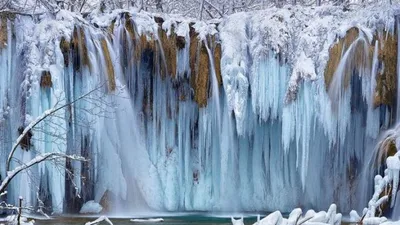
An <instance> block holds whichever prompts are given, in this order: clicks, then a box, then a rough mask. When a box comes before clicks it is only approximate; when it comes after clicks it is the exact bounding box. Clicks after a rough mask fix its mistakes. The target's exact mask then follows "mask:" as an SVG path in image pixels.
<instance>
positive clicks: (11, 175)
mask: <svg viewBox="0 0 400 225" xmlns="http://www.w3.org/2000/svg"><path fill="white" fill-rule="evenodd" d="M60 158H66V159H72V160H77V161H86V159H85V158H84V157H82V156H78V155H66V154H63V153H59V152H50V153H45V154H42V155H39V156H36V157H35V158H33V159H32V160H30V161H29V162H27V163H25V164H23V165H21V166H18V167H16V168H15V169H14V170H12V171H8V172H7V176H6V177H5V178H4V180H3V182H2V183H1V185H0V193H1V192H3V191H4V190H5V189H6V187H7V185H8V184H9V183H10V182H11V180H12V179H13V178H14V177H15V176H16V175H17V174H18V173H20V172H21V171H24V170H26V169H28V168H30V167H31V166H33V165H36V164H38V163H40V162H43V161H49V160H56V159H60Z"/></svg>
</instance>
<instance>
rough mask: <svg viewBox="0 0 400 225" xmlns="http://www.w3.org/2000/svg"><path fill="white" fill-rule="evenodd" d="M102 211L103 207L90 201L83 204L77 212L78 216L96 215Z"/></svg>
mask: <svg viewBox="0 0 400 225" xmlns="http://www.w3.org/2000/svg"><path fill="white" fill-rule="evenodd" d="M102 210H103V207H102V206H101V205H100V204H99V203H97V202H95V201H93V200H91V201H88V202H86V203H85V204H83V206H82V208H81V210H80V211H79V213H80V214H98V213H100V212H101V211H102Z"/></svg>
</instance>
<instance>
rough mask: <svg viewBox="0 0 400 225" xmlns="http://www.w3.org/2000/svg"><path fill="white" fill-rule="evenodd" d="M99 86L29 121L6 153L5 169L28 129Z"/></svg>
mask: <svg viewBox="0 0 400 225" xmlns="http://www.w3.org/2000/svg"><path fill="white" fill-rule="evenodd" d="M101 86H102V85H101ZM101 86H99V87H97V88H95V89H93V90H91V91H89V92H88V93H86V94H84V95H82V96H80V97H78V98H76V99H75V100H73V101H71V102H68V103H66V104H64V105H61V106H59V107H56V106H55V107H53V108H51V109H48V110H46V111H44V112H43V114H42V115H40V116H38V117H37V118H36V119H35V120H33V121H32V122H31V123H29V124H28V126H26V127H25V129H24V130H23V131H22V133H21V135H19V137H18V138H17V140H16V141H15V143H14V145H13V147H12V149H11V151H10V154H9V155H8V158H7V162H6V169H7V171H9V170H10V164H11V159H12V157H13V155H14V153H15V151H16V150H17V147H18V146H19V144H20V143H21V141H22V140H23V139H24V137H25V135H27V134H28V132H29V131H31V130H32V129H33V128H34V127H35V126H36V125H37V124H39V123H40V122H41V121H43V120H44V119H46V118H47V117H48V116H50V115H53V114H54V113H56V112H57V111H59V110H61V109H63V108H65V107H67V106H69V105H72V104H74V103H76V102H77V101H79V100H82V99H84V98H86V97H88V96H89V95H90V94H92V93H93V92H95V91H96V90H98V89H99V88H100V87H101Z"/></svg>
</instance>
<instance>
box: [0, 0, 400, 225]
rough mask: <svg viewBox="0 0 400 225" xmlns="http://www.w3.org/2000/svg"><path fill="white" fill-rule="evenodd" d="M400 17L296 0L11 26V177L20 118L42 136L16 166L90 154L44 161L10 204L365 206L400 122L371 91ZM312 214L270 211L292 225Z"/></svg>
mask: <svg viewBox="0 0 400 225" xmlns="http://www.w3.org/2000/svg"><path fill="white" fill-rule="evenodd" d="M397 10H399V7H398V6H396V5H395V6H389V5H381V6H379V7H377V6H375V5H370V6H365V7H356V8H354V9H352V10H350V11H343V10H342V8H341V7H335V6H323V7H317V8H300V7H290V8H289V7H286V8H282V9H269V10H264V11H258V12H254V13H251V14H250V13H239V14H234V15H232V16H229V17H227V18H224V19H222V20H221V21H218V23H211V22H210V23H208V22H196V21H193V20H187V19H185V18H178V17H170V16H167V15H162V16H160V15H158V16H155V15H152V14H148V13H144V12H140V13H138V12H137V11H125V10H119V11H114V12H109V13H104V14H101V15H97V14H91V15H88V16H87V17H85V18H83V17H81V16H78V15H74V14H72V13H69V12H66V11H60V12H58V13H57V14H55V15H48V14H44V15H40V16H37V17H35V18H31V17H28V16H24V15H15V18H9V19H6V20H5V21H4V20H2V23H3V26H1V27H2V28H1V29H3V31H4V33H6V34H7V38H5V39H3V41H4V40H5V43H4V46H3V47H2V48H1V50H0V71H1V73H2V74H3V75H2V76H0V174H1V177H2V178H4V177H5V176H6V174H7V172H6V170H7V169H6V167H5V165H6V160H7V157H8V155H9V153H10V150H11V149H13V144H14V141H15V140H16V139H17V137H18V136H19V134H18V129H19V128H20V127H22V131H23V133H25V134H26V133H27V132H29V131H32V133H33V136H32V138H31V139H28V140H25V141H26V143H27V146H30V149H22V146H21V145H20V146H19V147H17V148H16V151H15V153H14V155H13V160H12V161H11V165H10V167H11V168H15V167H17V166H18V165H19V162H20V161H22V162H29V160H31V159H34V158H35V157H36V156H37V155H41V154H45V153H49V152H54V151H56V152H60V153H62V154H77V155H82V156H83V157H85V158H88V159H90V161H89V162H84V163H80V162H74V161H71V160H61V161H59V162H58V163H50V162H48V163H44V164H40V165H38V166H34V167H32V168H30V169H29V170H28V171H26V172H25V173H21V174H19V175H18V176H16V178H14V180H13V182H11V184H10V186H9V188H8V190H7V191H8V194H7V200H9V201H10V202H12V201H14V199H16V196H19V195H22V196H24V199H27V204H30V205H37V204H38V199H41V201H46V202H47V204H51V206H52V210H53V212H55V213H61V212H64V211H68V210H71V211H73V210H75V211H77V210H79V209H76V208H74V207H75V206H76V205H79V207H80V206H81V205H82V203H83V202H87V201H89V200H94V201H95V202H98V203H99V204H101V205H102V206H103V207H104V206H105V205H107V204H111V205H112V206H113V207H111V208H112V209H114V210H115V211H117V212H124V211H128V212H129V211H132V210H136V211H140V210H148V209H154V210H165V211H192V210H203V211H210V210H213V211H218V210H224V211H229V210H231V211H256V210H263V211H275V210H280V211H282V212H289V211H290V210H291V209H293V208H295V207H298V206H299V205H300V204H301V206H302V208H314V209H316V210H320V209H323V208H324V209H325V208H327V207H328V206H329V205H330V204H331V203H332V202H335V203H337V204H338V208H340V210H341V211H350V209H353V208H357V209H360V207H359V206H358V203H359V202H366V201H368V199H369V196H364V195H363V193H361V192H360V191H359V189H360V188H359V187H358V186H357V184H358V183H360V180H361V179H366V180H367V181H366V182H367V184H366V185H367V186H368V185H372V182H373V177H370V180H368V179H367V178H366V177H363V176H361V172H360V171H361V170H362V168H364V167H365V165H364V164H365V163H364V162H366V161H368V160H369V158H368V157H369V156H370V154H369V153H370V152H372V151H373V150H374V149H373V146H375V144H376V141H377V138H378V136H379V134H381V131H383V130H385V129H387V128H388V127H390V126H392V125H393V124H394V123H395V122H396V119H395V117H396V116H395V115H394V114H395V111H394V110H393V107H392V106H398V105H395V103H394V104H393V105H388V104H386V102H385V101H386V99H384V98H383V97H385V96H383V97H382V96H380V97H381V98H380V99H378V98H377V97H376V91H375V90H376V89H377V88H379V87H381V86H382V84H381V83H378V82H377V80H379V79H380V78H381V77H382V76H383V75H382V72H384V71H382V70H384V67H383V65H382V59H381V57H379V54H380V52H381V51H382V49H384V46H385V45H384V41H385V40H386V39H385V38H386V37H394V36H398V35H399V32H398V31H399V29H397V30H396V29H395V26H396V25H397V26H398V23H397V24H396V23H395V14H396V12H397ZM4 22H6V26H5V25H4ZM4 29H5V30H4ZM395 30H396V31H397V32H398V33H397V34H396V33H395ZM351 31H354V33H356V35H353V36H354V39H350V38H349V33H351ZM349 40H350V41H349ZM382 40H383V42H382ZM381 42H382V43H381ZM335 45H340V46H342V48H341V50H342V51H340V52H339V53H337V54H336V55H334V56H333V57H337V62H336V64H337V65H336V64H335V66H336V67H337V68H336V67H335V68H334V70H333V71H330V72H331V75H332V76H331V77H329V76H327V75H324V74H325V70H326V68H329V67H330V66H331V64H329V63H330V61H329V60H330V59H331V58H330V57H332V56H331V54H330V51H331V50H332V48H333V46H335ZM343 46H344V47H343ZM372 46H373V47H372ZM399 52H400V51H399ZM332 54H333V53H332ZM385 68H386V67H385ZM349 71H350V72H349ZM328 79H331V80H330V82H328ZM92 90H96V91H95V92H93V93H91V94H90V96H88V97H86V98H84V99H82V100H79V101H76V102H74V104H72V105H71V106H70V107H65V108H62V109H60V110H59V111H57V112H56V113H55V114H54V115H52V116H50V118H48V119H44V121H42V122H40V123H38V124H37V125H36V126H35V127H30V126H29V124H31V122H32V121H35V120H37V119H38V118H40V116H41V115H42V114H43V112H48V111H46V110H52V109H54V108H56V107H58V106H60V105H64V104H67V103H68V102H71V101H74V100H75V99H77V98H79V96H82V95H84V94H86V93H88V92H91V91H92ZM397 91H398V90H397ZM376 99H378V100H380V101H381V102H378V103H377V102H376V101H378V100H376ZM397 122H398V121H397ZM24 136H26V135H24ZM17 159H18V160H17ZM389 159H390V160H389V164H388V166H390V168H392V169H389V170H388V176H390V177H391V179H393V181H394V182H398V178H395V177H396V176H394V175H393V174H394V173H396V171H398V170H396V169H395V168H397V167H396V165H397V164H396V163H397V162H394V161H395V160H396V159H393V158H389ZM392 162H393V163H392ZM60 165H61V166H60ZM65 166H66V167H67V169H68V170H69V171H70V172H66V171H65V170H64V169H65ZM392 166H393V167H392ZM390 174H391V175H390ZM378 179H379V178H377V180H378ZM382 179H384V178H382ZM381 182H382V181H381ZM371 192H372V191H370V192H367V193H366V194H372V193H371ZM394 194H395V193H394ZM384 200H385V199H381V201H384ZM375 201H379V199H376V200H375ZM375 203H376V202H375ZM375 203H371V206H370V208H371V210H372V209H373V205H374V204H375ZM104 208H106V207H104ZM300 214H301V211H298V210H297V211H294V212H292V214H291V216H289V218H288V219H283V218H282V216H281V215H279V214H278V213H276V214H273V218H272V217H271V218H270V219H271V220H272V219H274V220H276V221H278V220H279V221H281V223H285V224H286V223H287V224H293V223H294V221H296V220H298V219H299V218H298V217H299V215H300ZM314 214H315V215H314ZM311 215H312V218H313V219H310V220H311V221H306V222H305V223H310V225H311V224H322V223H328V224H332V225H334V224H335V223H336V222H337V221H338V218H339V215H338V214H336V206H335V207H334V206H332V207H331V208H330V210H328V212H318V213H315V212H312V211H310V212H307V213H306V215H305V216H311ZM303 219H304V218H303ZM260 223H263V220H261V221H260Z"/></svg>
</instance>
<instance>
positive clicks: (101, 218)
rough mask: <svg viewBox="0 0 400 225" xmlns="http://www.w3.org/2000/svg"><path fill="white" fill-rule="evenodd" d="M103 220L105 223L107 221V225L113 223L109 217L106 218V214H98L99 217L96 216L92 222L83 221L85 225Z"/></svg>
mask: <svg viewBox="0 0 400 225" xmlns="http://www.w3.org/2000/svg"><path fill="white" fill-rule="evenodd" d="M103 221H105V222H106V223H108V224H109V225H113V223H112V222H111V220H110V219H108V217H106V216H100V217H99V218H97V219H96V220H94V221H92V222H87V223H85V225H95V224H99V223H100V222H103Z"/></svg>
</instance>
